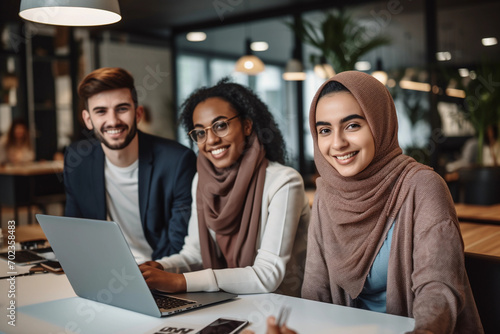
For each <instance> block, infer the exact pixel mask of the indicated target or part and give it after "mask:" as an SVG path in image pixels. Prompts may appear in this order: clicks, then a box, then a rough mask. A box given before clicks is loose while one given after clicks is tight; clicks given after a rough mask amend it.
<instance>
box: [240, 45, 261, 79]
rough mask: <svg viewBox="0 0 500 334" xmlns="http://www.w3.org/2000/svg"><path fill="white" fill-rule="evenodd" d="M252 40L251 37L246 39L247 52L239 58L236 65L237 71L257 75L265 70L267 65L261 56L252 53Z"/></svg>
mask: <svg viewBox="0 0 500 334" xmlns="http://www.w3.org/2000/svg"><path fill="white" fill-rule="evenodd" d="M250 44H252V43H251V41H250V39H249V38H247V39H246V44H245V45H246V54H245V55H244V56H243V57H241V58H240V59H238V61H237V62H236V65H235V69H234V70H235V71H236V72H242V73H245V74H248V75H256V74H259V73H260V72H262V71H264V69H265V66H264V63H263V62H262V60H260V59H259V57H257V56H255V55H253V54H252V49H251V48H250Z"/></svg>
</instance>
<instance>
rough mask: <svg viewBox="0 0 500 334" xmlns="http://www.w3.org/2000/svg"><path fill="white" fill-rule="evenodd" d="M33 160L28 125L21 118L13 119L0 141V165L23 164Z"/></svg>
mask: <svg viewBox="0 0 500 334" xmlns="http://www.w3.org/2000/svg"><path fill="white" fill-rule="evenodd" d="M34 160H35V151H34V150H33V147H32V146H31V140H30V133H29V130H28V123H27V122H26V121H25V120H24V119H21V118H17V119H14V120H13V121H12V124H11V126H10V128H9V131H8V132H7V133H6V134H5V135H4V136H2V138H1V139H0V163H1V164H23V163H27V162H32V161H34Z"/></svg>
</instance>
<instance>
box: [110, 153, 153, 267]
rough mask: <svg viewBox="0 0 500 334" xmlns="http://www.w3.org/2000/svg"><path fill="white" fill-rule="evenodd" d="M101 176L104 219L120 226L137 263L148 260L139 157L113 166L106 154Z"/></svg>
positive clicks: (149, 248) (149, 247) (149, 249)
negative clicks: (127, 162)
mask: <svg viewBox="0 0 500 334" xmlns="http://www.w3.org/2000/svg"><path fill="white" fill-rule="evenodd" d="M104 178H105V183H106V184H105V185H106V204H107V207H108V219H110V220H113V221H115V222H116V223H117V224H118V225H119V226H120V228H121V229H122V232H123V234H124V236H125V239H126V240H127V242H128V245H129V247H130V250H131V251H132V254H133V255H134V257H135V260H136V261H137V263H142V262H144V261H149V260H151V254H152V253H153V249H152V248H151V246H150V245H149V243H148V242H147V240H146V237H145V236H144V230H143V229H142V224H141V215H140V211H139V160H136V161H135V162H134V163H132V164H131V165H130V166H127V167H117V166H115V165H113V164H112V163H111V162H110V161H109V159H108V158H107V157H106V163H105V166H104Z"/></svg>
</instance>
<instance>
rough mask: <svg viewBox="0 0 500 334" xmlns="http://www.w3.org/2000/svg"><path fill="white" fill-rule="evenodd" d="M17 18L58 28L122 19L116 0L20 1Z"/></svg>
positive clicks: (95, 24)
mask: <svg viewBox="0 0 500 334" xmlns="http://www.w3.org/2000/svg"><path fill="white" fill-rule="evenodd" d="M19 16H21V17H22V18H23V19H25V20H28V21H33V22H37V23H43V24H53V25H60V26H99V25H105V24H111V23H116V22H118V21H120V20H121V18H122V17H121V14H120V6H119V4H118V0H71V1H68V0H21V7H20V11H19Z"/></svg>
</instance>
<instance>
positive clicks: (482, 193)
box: [459, 64, 500, 205]
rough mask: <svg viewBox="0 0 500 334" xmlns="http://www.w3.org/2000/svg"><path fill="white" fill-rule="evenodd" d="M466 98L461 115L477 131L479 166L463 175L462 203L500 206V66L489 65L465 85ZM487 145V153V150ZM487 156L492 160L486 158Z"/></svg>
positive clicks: (465, 170) (466, 170) (460, 176)
mask: <svg viewBox="0 0 500 334" xmlns="http://www.w3.org/2000/svg"><path fill="white" fill-rule="evenodd" d="M464 90H465V93H466V97H465V99H464V107H463V108H462V110H461V112H462V113H463V114H464V116H465V118H466V119H467V120H468V121H469V122H470V123H471V125H472V126H473V128H474V130H475V138H476V140H477V162H476V164H475V165H474V166H471V167H468V168H463V169H461V170H460V171H459V179H460V183H461V185H462V193H463V194H462V195H461V200H462V201H463V202H466V203H470V204H483V205H490V204H495V203H500V191H499V190H498V189H499V188H500V167H499V166H498V159H499V157H498V152H497V151H498V150H499V147H500V142H499V140H500V136H499V135H498V127H499V124H500V64H485V65H483V66H481V68H480V69H478V70H477V71H475V77H474V79H471V80H470V81H469V82H468V83H467V84H466V85H464ZM486 145H487V148H489V149H487V150H485V147H486ZM484 152H487V154H489V155H491V156H484V155H483V154H484ZM487 161H489V163H487V164H486V163H485V162H487Z"/></svg>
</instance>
